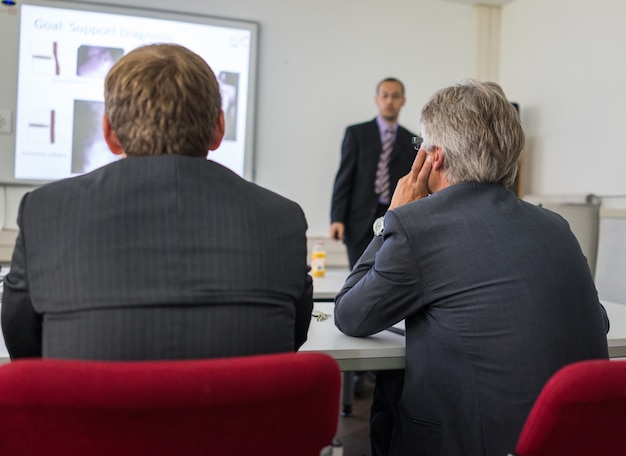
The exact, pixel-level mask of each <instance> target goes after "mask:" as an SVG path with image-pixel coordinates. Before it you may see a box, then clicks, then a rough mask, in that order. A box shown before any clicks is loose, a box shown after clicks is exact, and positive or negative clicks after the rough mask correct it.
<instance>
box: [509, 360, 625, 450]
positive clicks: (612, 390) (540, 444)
mask: <svg viewBox="0 0 626 456" xmlns="http://www.w3.org/2000/svg"><path fill="white" fill-rule="evenodd" d="M516 454H518V455H520V456H547V455H551V456H552V455H567V456H575V455H585V456H589V455H595V454H598V455H600V454H601V455H603V456H610V455H620V456H621V455H624V454H626V362H624V361H608V360H595V361H583V362H578V363H574V364H571V365H569V366H566V367H564V368H562V369H561V370H559V371H558V372H557V373H556V374H554V376H553V377H552V378H551V379H550V380H549V381H548V383H546V385H545V386H544V388H543V390H542V391H541V394H540V395H539V397H538V398H537V400H536V402H535V404H534V406H533V408H532V410H531V412H530V414H529V416H528V419H527V420H526V424H525V425H524V428H523V430H522V433H521V435H520V438H519V441H518V443H517V448H516Z"/></svg>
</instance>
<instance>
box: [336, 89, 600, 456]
mask: <svg viewBox="0 0 626 456" xmlns="http://www.w3.org/2000/svg"><path fill="white" fill-rule="evenodd" d="M421 125H422V136H423V138H424V141H423V143H422V146H421V149H420V151H419V152H418V154H417V157H416V159H415V163H414V165H413V167H412V169H411V172H410V173H409V174H408V175H407V176H405V177H403V178H402V179H400V181H399V182H398V186H397V188H396V191H395V193H394V195H393V199H392V202H391V205H390V207H389V211H388V212H387V214H386V215H385V218H384V225H382V226H381V230H379V232H378V233H377V236H376V237H374V239H373V240H372V242H371V244H370V245H369V246H368V247H367V249H366V251H365V252H364V253H363V255H362V257H361V259H360V260H359V262H358V263H357V264H356V265H355V267H354V269H353V270H352V273H351V275H350V276H349V277H348V279H347V280H346V283H345V285H344V287H343V289H342V290H341V291H340V293H339V295H338V296H337V298H336V304H335V323H336V324H337V326H338V327H339V329H340V330H341V331H342V332H344V333H345V334H348V335H350V336H357V337H365V336H369V335H371V334H375V333H377V332H379V331H383V330H385V329H386V328H389V327H390V326H392V325H394V324H395V323H398V322H399V321H401V320H405V327H406V373H405V376H404V386H403V387H402V388H401V399H400V401H399V417H400V419H399V421H396V422H395V423H394V428H393V430H392V432H391V433H390V434H389V433H387V434H382V435H381V434H379V433H377V432H376V430H375V429H374V428H372V430H371V436H372V446H373V452H372V454H373V455H380V454H384V455H390V456H398V455H402V456H404V455H416V456H417V455H419V456H429V455H446V456H463V455H472V456H497V455H503V454H507V453H509V452H511V451H512V450H513V449H514V448H515V444H516V443H517V439H518V436H519V434H520V431H521V429H522V427H523V425H524V422H525V420H526V417H527V415H528V412H529V411H530V409H531V407H532V405H533V403H534V401H535V399H536V398H537V395H538V394H539V392H540V391H541V388H542V387H543V385H544V384H545V383H546V381H547V380H548V379H549V378H550V377H551V376H552V375H553V374H554V373H555V372H556V371H557V370H559V369H560V368H561V367H563V366H565V365H566V364H570V363H573V362H576V361H582V360H587V359H593V358H608V348H607V340H606V333H607V330H608V319H607V316H606V312H605V311H604V308H603V307H602V306H601V304H600V302H599V300H598V294H597V291H596V288H595V285H594V282H593V277H592V276H591V271H590V270H589V265H588V264H587V259H586V258H585V257H584V255H583V253H582V251H581V249H580V245H579V244H578V241H577V240H576V238H575V237H574V234H573V233H572V232H571V230H570V228H569V226H568V224H567V222H566V221H565V220H564V219H563V218H562V217H560V216H559V215H557V214H555V213H553V212H550V211H548V210H545V209H543V208H540V207H537V206H534V205H531V204H529V203H526V202H524V201H521V200H519V199H518V198H517V196H516V195H515V194H513V193H512V192H511V191H510V190H508V189H507V188H506V187H507V186H508V185H510V184H511V183H512V182H513V180H514V179H515V175H516V173H517V169H518V166H519V162H520V157H521V152H522V148H523V146H524V133H523V130H522V125H521V122H520V119H519V115H518V114H517V112H516V111H515V108H514V107H513V106H512V105H511V103H509V102H508V101H507V99H506V96H505V95H504V92H503V91H502V89H501V88H500V86H498V85H497V84H494V83H482V82H476V81H467V82H465V83H463V84H459V85H456V86H453V87H448V88H445V89H442V90H440V91H438V92H437V93H435V94H434V95H433V96H432V97H431V99H430V100H429V101H428V102H427V103H426V105H425V106H424V108H423V109H422V116H421ZM378 386H379V385H378V382H377V384H376V387H377V388H378ZM388 393H389V394H388V397H392V398H394V397H395V393H396V392H395V391H388ZM393 405H397V404H393ZM390 437H391V438H390ZM381 442H383V444H382V445H381V444H380V443H381Z"/></svg>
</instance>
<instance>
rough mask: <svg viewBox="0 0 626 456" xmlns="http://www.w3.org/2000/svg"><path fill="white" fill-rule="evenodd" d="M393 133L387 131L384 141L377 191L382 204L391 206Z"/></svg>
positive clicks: (379, 161) (377, 177)
mask: <svg viewBox="0 0 626 456" xmlns="http://www.w3.org/2000/svg"><path fill="white" fill-rule="evenodd" d="M392 139H393V138H392V131H391V129H390V128H388V129H387V131H385V138H384V140H383V151H382V153H381V154H380V158H379V159H378V168H377V169H376V183H375V191H376V194H377V195H378V199H379V201H380V203H382V204H389V200H390V194H389V158H390V157H391V150H392V149H393V140H392Z"/></svg>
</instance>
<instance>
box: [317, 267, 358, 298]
mask: <svg viewBox="0 0 626 456" xmlns="http://www.w3.org/2000/svg"><path fill="white" fill-rule="evenodd" d="M349 273H350V269H348V268H328V269H326V274H325V275H324V277H313V301H330V302H332V301H334V300H335V296H337V293H339V290H341V288H342V287H343V284H344V282H345V281H346V277H348V274H349Z"/></svg>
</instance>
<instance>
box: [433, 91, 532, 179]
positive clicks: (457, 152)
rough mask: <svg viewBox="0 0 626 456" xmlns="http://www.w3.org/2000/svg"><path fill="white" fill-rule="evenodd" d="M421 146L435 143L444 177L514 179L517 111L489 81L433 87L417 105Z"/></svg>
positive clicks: (519, 134) (519, 143) (519, 142)
mask: <svg viewBox="0 0 626 456" xmlns="http://www.w3.org/2000/svg"><path fill="white" fill-rule="evenodd" d="M421 125H422V136H423V138H424V146H423V147H424V149H426V151H427V152H429V151H431V150H432V149H433V148H434V147H437V146H439V147H441V149H442V150H443V154H444V170H445V173H446V179H447V180H448V182H450V183H451V184H457V183H460V182H480V183H499V184H503V185H505V186H507V187H508V186H510V185H512V184H513V182H514V181H515V177H516V175H517V170H518V168H519V163H520V159H521V155H522V149H523V148H524V131H523V128H522V123H521V121H520V117H519V114H518V112H517V110H516V109H515V107H514V106H513V104H512V103H510V102H509V101H508V100H507V98H506V95H505V94H504V91H503V90H502V88H501V87H500V86H499V85H498V84H496V83H494V82H479V81H475V80H472V79H468V80H465V81H463V82H461V83H459V84H457V85H454V86H452V87H447V88H445V89H441V90H439V91H438V92H436V93H435V94H434V95H433V96H432V97H431V98H430V99H429V100H428V101H427V103H426V104H425V105H424V107H423V108H422V117H421Z"/></svg>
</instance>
